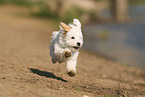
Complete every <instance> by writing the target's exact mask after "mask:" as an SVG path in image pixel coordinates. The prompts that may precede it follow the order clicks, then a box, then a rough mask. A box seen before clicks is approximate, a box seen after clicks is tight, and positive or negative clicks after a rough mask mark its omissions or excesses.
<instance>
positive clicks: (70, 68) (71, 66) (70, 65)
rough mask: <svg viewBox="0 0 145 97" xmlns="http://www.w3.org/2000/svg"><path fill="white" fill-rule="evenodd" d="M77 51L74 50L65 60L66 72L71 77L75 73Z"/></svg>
mask: <svg viewBox="0 0 145 97" xmlns="http://www.w3.org/2000/svg"><path fill="white" fill-rule="evenodd" d="M78 55H79V52H76V53H74V54H73V56H72V57H71V58H70V59H68V60H67V62H66V63H67V66H66V69H67V74H68V75H69V76H71V77H73V76H75V74H76V66H77V58H78Z"/></svg>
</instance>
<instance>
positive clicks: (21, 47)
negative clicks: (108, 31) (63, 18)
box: [0, 6, 145, 97]
mask: <svg viewBox="0 0 145 97" xmlns="http://www.w3.org/2000/svg"><path fill="white" fill-rule="evenodd" d="M22 13H27V10H26V9H24V8H20V7H13V6H0V97H83V96H84V95H87V96H89V97H104V96H105V97H110V96H115V97H119V96H122V97H127V96H128V97H129V96H131V97H135V96H139V97H145V71H142V70H140V69H136V68H133V67H128V66H125V65H121V64H119V63H117V62H113V61H111V60H108V59H105V58H103V57H101V56H99V55H95V54H93V53H90V52H87V51H85V50H81V51H80V56H79V59H78V67H77V75H76V76H75V77H69V76H68V75H67V74H66V72H65V71H66V70H65V66H66V65H65V64H55V65H54V64H52V63H51V61H50V60H51V59H50V56H49V49H48V46H49V44H50V35H51V33H52V31H53V30H56V27H57V26H56V23H54V22H53V21H51V20H40V19H36V18H30V17H26V16H23V15H22Z"/></svg>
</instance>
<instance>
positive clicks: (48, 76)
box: [29, 68, 67, 82]
mask: <svg viewBox="0 0 145 97" xmlns="http://www.w3.org/2000/svg"><path fill="white" fill-rule="evenodd" d="M29 70H31V71H32V72H33V73H34V74H37V75H40V76H45V77H46V78H53V79H57V80H60V81H62V82H67V81H66V80H64V79H63V78H61V77H57V76H55V75H54V74H53V73H51V72H47V71H41V70H39V69H35V68H29Z"/></svg>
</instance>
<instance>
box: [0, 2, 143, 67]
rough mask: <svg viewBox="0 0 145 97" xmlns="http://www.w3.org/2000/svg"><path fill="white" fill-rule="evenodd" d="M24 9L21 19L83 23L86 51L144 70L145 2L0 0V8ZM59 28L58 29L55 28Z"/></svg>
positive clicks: (84, 47) (57, 23) (57, 22)
mask: <svg viewBox="0 0 145 97" xmlns="http://www.w3.org/2000/svg"><path fill="white" fill-rule="evenodd" d="M5 5H12V6H18V7H24V8H26V9H27V11H26V12H25V13H27V15H26V14H23V12H24V10H22V12H21V13H20V14H17V15H18V16H29V17H35V18H40V19H43V20H44V19H46V20H51V21H53V22H54V23H56V25H59V22H60V21H63V22H65V23H70V22H72V19H73V18H78V19H80V20H81V22H82V24H83V26H82V28H83V33H84V41H85V42H84V46H83V49H86V50H88V51H91V52H94V53H97V54H99V55H101V56H105V57H106V58H109V59H112V60H115V61H118V62H120V63H122V64H126V65H129V66H136V67H138V68H144V69H145V0H0V7H2V6H5ZM56 28H57V29H59V28H58V26H56Z"/></svg>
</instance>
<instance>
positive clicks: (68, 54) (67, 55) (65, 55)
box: [64, 51, 72, 58]
mask: <svg viewBox="0 0 145 97" xmlns="http://www.w3.org/2000/svg"><path fill="white" fill-rule="evenodd" d="M71 56H72V52H70V51H65V52H64V57H65V58H69V57H71Z"/></svg>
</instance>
